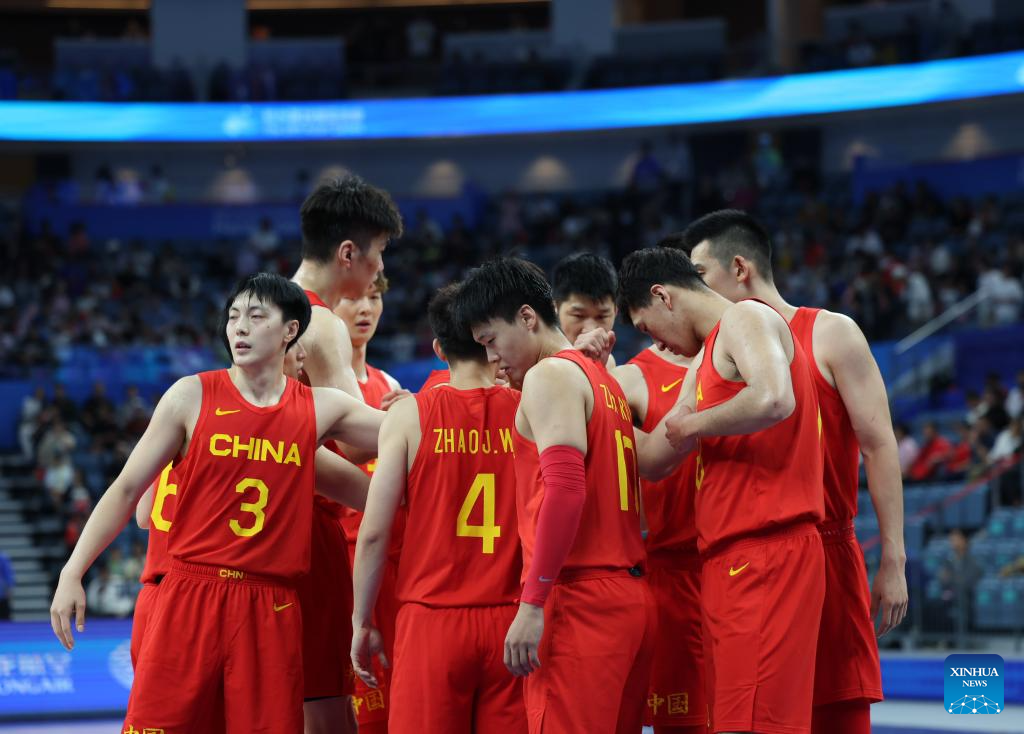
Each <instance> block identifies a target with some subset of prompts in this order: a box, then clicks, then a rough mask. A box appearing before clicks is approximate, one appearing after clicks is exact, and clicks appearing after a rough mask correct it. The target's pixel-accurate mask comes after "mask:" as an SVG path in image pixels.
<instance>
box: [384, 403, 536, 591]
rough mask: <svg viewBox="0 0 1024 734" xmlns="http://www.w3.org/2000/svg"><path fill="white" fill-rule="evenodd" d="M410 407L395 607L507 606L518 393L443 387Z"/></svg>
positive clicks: (511, 582) (513, 584)
mask: <svg viewBox="0 0 1024 734" xmlns="http://www.w3.org/2000/svg"><path fill="white" fill-rule="evenodd" d="M415 400H416V405H417V407H418V408H419V418H420V432H421V438H420V446H419V449H418V450H417V452H416V456H415V457H414V458H413V461H412V465H411V466H410V468H409V476H408V481H407V483H406V491H405V500H406V504H407V510H408V512H407V519H406V525H405V541H404V550H403V552H402V557H401V560H400V561H399V565H398V582H397V597H398V600H399V601H401V602H403V603H404V602H414V603H418V604H424V605H427V606H431V607H470V606H492V605H497V604H511V603H513V602H514V601H515V600H516V598H517V597H518V596H519V573H520V569H521V568H522V557H521V554H520V549H519V532H518V527H517V523H516V474H515V454H514V451H513V438H512V433H513V426H514V424H515V415H516V409H517V408H518V407H519V393H518V392H517V391H515V390H510V389H509V388H506V387H489V388H477V389H473V390H456V389H455V388H453V387H451V386H448V385H444V386H441V387H437V388H434V389H433V390H427V391H424V392H421V393H419V394H418V395H416V396H415Z"/></svg>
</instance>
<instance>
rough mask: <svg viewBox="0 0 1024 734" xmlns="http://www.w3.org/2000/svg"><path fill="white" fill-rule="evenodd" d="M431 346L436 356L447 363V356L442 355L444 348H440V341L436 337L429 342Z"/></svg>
mask: <svg viewBox="0 0 1024 734" xmlns="http://www.w3.org/2000/svg"><path fill="white" fill-rule="evenodd" d="M431 346H432V347H433V348H434V354H436V355H437V358H438V359H439V360H441V361H442V362H446V363H447V362H448V358H447V357H445V356H444V350H443V349H441V342H440V341H438V340H437V339H434V341H433V343H431Z"/></svg>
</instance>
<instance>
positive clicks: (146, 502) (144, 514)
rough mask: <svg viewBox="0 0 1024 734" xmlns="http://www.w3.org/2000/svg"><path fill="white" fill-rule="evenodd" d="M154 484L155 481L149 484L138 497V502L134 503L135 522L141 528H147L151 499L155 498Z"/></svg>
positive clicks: (155, 483) (151, 506) (151, 507)
mask: <svg viewBox="0 0 1024 734" xmlns="http://www.w3.org/2000/svg"><path fill="white" fill-rule="evenodd" d="M156 485H157V482H153V483H152V484H151V485H149V489H147V490H146V491H145V492H144V493H143V495H142V497H140V498H139V504H137V505H135V524H136V525H138V526H139V527H140V528H142V529H143V530H149V524H150V517H149V516H150V515H151V514H152V512H153V500H154V499H155V498H156Z"/></svg>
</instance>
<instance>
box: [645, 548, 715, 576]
mask: <svg viewBox="0 0 1024 734" xmlns="http://www.w3.org/2000/svg"><path fill="white" fill-rule="evenodd" d="M701 565H702V561H701V558H700V552H699V551H698V550H697V545H696V543H695V544H694V545H692V546H686V547H683V548H661V549H658V550H653V551H648V553H647V567H648V568H650V569H652V570H653V569H656V568H657V569H666V570H672V569H679V570H685V571H699V570H700V567H701Z"/></svg>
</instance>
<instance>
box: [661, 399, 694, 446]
mask: <svg viewBox="0 0 1024 734" xmlns="http://www.w3.org/2000/svg"><path fill="white" fill-rule="evenodd" d="M696 418H697V414H696V413H694V412H693V408H691V407H690V406H689V405H680V406H679V407H678V408H677V409H676V411H675V412H674V413H673V414H672V415H670V416H669V417H668V420H667V421H665V429H666V434H667V436H668V442H669V443H670V444H672V448H674V449H675V450H676V451H678V452H679V453H681V454H687V453H689V452H691V451H693V450H694V449H695V448H697V420H696Z"/></svg>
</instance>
